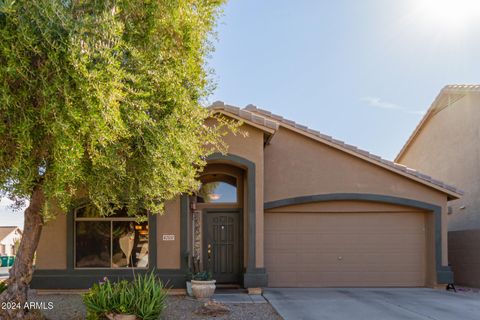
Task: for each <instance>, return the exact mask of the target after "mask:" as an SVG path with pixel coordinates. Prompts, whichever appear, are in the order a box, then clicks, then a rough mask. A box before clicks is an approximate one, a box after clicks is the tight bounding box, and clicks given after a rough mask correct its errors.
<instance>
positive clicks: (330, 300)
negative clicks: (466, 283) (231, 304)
mask: <svg viewBox="0 0 480 320" xmlns="http://www.w3.org/2000/svg"><path fill="white" fill-rule="evenodd" d="M263 295H264V296H265V298H266V299H267V300H268V301H269V302H270V304H271V305H272V306H273V307H274V308H275V310H277V312H278V313H279V314H280V315H281V316H282V317H283V318H284V319H285V320H291V319H303V320H307V319H321V320H330V319H335V320H337V319H342V320H343V319H356V320H362V319H365V320H372V319H382V320H393V319H395V320H396V319H402V320H404V319H405V320H406V319H415V320H420V319H421V320H432V319H434V320H452V319H462V320H470V319H471V320H478V319H480V294H465V293H453V292H448V291H445V290H433V289H426V288H411V289H410V288H407V289H403V288H401V289H400V288H398V289H396V288H395V289H384V288H382V289H376V288H368V289H367V288H355V289H348V288H321V289H320V288H319V289H314V288H312V289H310V288H298V289H297V288H295V289H294V288H288V289H282V288H279V289H273V288H269V289H265V292H264V294H263Z"/></svg>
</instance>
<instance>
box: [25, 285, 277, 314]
mask: <svg viewBox="0 0 480 320" xmlns="http://www.w3.org/2000/svg"><path fill="white" fill-rule="evenodd" d="M29 301H34V302H44V305H45V306H46V307H47V308H46V310H42V311H43V313H44V315H45V316H46V317H47V319H49V320H83V319H85V307H84V306H83V303H82V298H81V296H80V295H77V294H56V295H55V294H48V295H37V294H36V293H35V292H31V293H30V294H29ZM48 302H52V303H53V308H52V309H50V310H48ZM202 305H203V302H201V301H198V300H195V299H192V298H189V297H184V296H169V297H168V299H167V308H166V310H164V312H163V314H162V316H161V319H164V320H170V319H172V320H177V319H178V320H183V319H185V320H186V319H232V320H254V319H262V320H281V319H282V318H281V317H280V316H279V315H278V314H277V313H276V312H275V310H274V309H273V308H272V306H271V305H270V304H269V303H261V304H254V303H242V304H227V307H228V308H230V313H229V314H227V315H224V316H219V317H206V316H199V315H196V314H195V313H194V312H195V311H196V310H198V309H199V308H200V307H201V306H202ZM40 306H41V305H40Z"/></svg>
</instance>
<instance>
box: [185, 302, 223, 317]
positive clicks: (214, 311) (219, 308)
mask: <svg viewBox="0 0 480 320" xmlns="http://www.w3.org/2000/svg"><path fill="white" fill-rule="evenodd" d="M194 313H195V314H196V315H199V316H209V317H221V316H224V315H226V314H229V313H230V309H229V308H228V307H227V306H226V305H224V304H223V303H220V302H217V301H215V300H210V301H207V302H206V303H205V304H204V305H203V306H201V307H200V308H198V309H197V310H195V312H194Z"/></svg>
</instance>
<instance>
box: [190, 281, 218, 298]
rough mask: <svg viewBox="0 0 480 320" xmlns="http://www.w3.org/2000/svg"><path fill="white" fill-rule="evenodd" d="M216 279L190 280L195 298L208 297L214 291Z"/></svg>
mask: <svg viewBox="0 0 480 320" xmlns="http://www.w3.org/2000/svg"><path fill="white" fill-rule="evenodd" d="M215 282H216V280H209V281H200V280H192V293H193V295H194V297H195V298H197V299H208V298H210V297H211V296H213V293H214V292H215Z"/></svg>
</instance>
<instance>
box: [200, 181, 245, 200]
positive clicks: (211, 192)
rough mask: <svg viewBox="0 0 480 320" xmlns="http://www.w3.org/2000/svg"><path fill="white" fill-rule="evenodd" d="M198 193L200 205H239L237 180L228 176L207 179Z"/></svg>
mask: <svg viewBox="0 0 480 320" xmlns="http://www.w3.org/2000/svg"><path fill="white" fill-rule="evenodd" d="M202 180H203V183H202V185H201V187H200V190H199V191H198V193H197V202H198V203H237V179H235V178H234V177H231V176H227V175H210V176H207V177H205V178H204V179H202Z"/></svg>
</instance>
